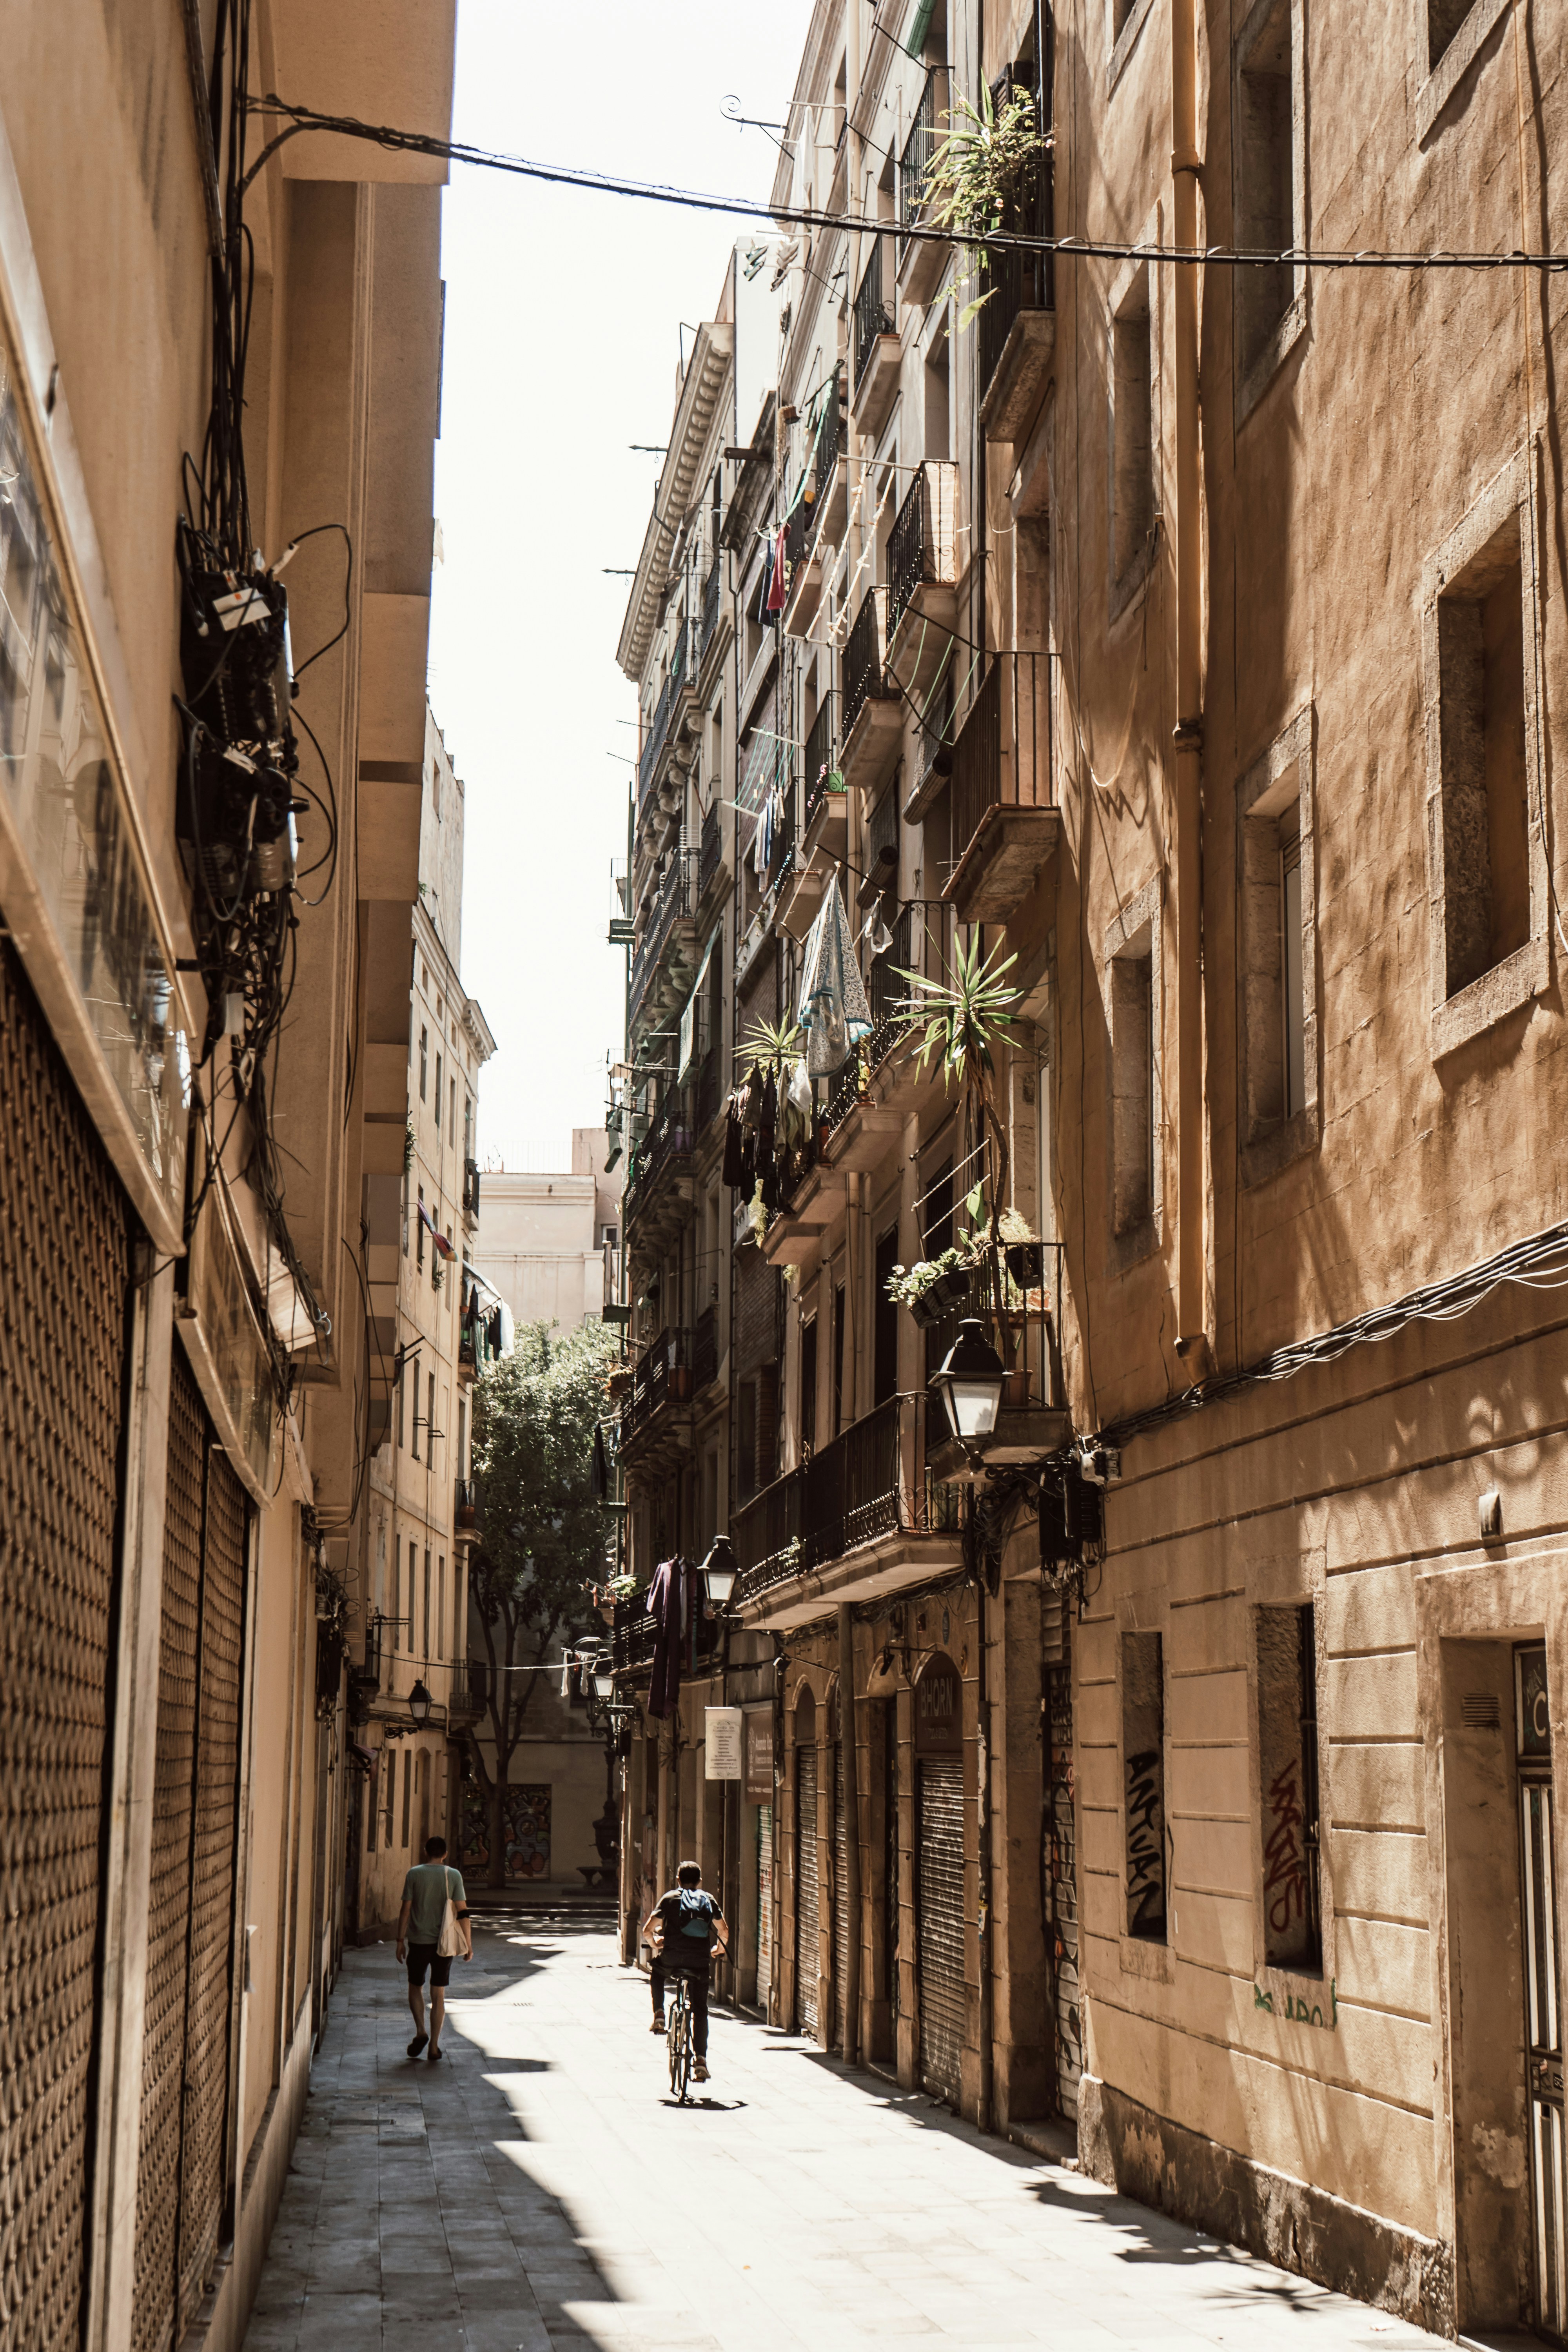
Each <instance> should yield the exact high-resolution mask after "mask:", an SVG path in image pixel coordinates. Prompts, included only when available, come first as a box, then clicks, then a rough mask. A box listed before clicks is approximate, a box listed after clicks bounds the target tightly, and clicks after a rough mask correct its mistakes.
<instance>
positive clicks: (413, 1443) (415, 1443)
mask: <svg viewBox="0 0 1568 2352" xmlns="http://www.w3.org/2000/svg"><path fill="white" fill-rule="evenodd" d="M420 1230H421V1232H423V1230H424V1228H423V1227H421V1228H420ZM422 1426H423V1424H422V1423H421V1421H420V1418H419V1374H418V1371H417V1370H416V1371H415V1374H414V1433H413V1436H412V1438H411V1440H410V1442H409V1447H408V1450H409V1452H410V1453H411V1454H413V1456H414V1459H415V1460H416V1462H417V1461H418V1459H419V1432H420V1429H421V1427H422Z"/></svg>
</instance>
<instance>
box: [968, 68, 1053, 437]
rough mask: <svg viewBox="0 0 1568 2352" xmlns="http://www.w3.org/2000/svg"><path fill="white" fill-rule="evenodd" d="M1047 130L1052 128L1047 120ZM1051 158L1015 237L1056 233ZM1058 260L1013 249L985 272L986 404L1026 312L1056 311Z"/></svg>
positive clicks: (1008, 222) (1034, 184)
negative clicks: (1011, 337) (1009, 342)
mask: <svg viewBox="0 0 1568 2352" xmlns="http://www.w3.org/2000/svg"><path fill="white" fill-rule="evenodd" d="M1050 77H1051V63H1050V49H1049V43H1048V39H1047V57H1046V74H1045V88H1046V89H1047V92H1048V91H1049V89H1050V87H1051V80H1050ZM1041 128H1042V130H1046V131H1048V130H1049V128H1050V124H1049V122H1048V121H1043V120H1042V123H1041ZM1054 216H1055V215H1054V207H1053V190H1052V184H1051V158H1050V156H1049V155H1048V154H1045V155H1040V156H1038V157H1037V159H1036V162H1035V166H1034V170H1033V172H1032V173H1031V174H1030V178H1029V183H1028V184H1027V185H1026V187H1025V188H1024V189H1023V190H1022V191H1021V192H1020V194H1018V195H1017V196H1016V197H1015V198H1014V200H1013V202H1012V204H1010V205H1008V207H1007V210H1006V214H1005V217H1004V219H1003V222H1002V227H1003V229H1004V230H1005V232H1006V233H1007V234H1008V235H1009V236H1041V237H1048V236H1053V235H1054V234H1055V231H1054V229H1053V227H1052V221H1053V219H1054ZM1054 259H1055V257H1054V256H1053V255H1051V254H1049V253H1020V252H1017V251H1016V250H1009V251H1007V252H1004V253H994V254H993V255H992V257H991V258H990V261H989V262H988V264H987V266H986V268H984V270H983V271H982V273H981V288H982V290H983V291H984V292H985V293H986V295H987V299H986V300H985V303H984V308H983V309H982V310H981V312H980V317H979V321H978V324H979V329H980V350H979V368H980V396H981V398H982V399H983V400H984V397H985V394H986V393H987V391H988V390H989V389H990V384H991V379H992V377H993V376H994V374H995V373H996V368H997V363H998V362H999V361H1000V359H1001V357H1002V353H1003V352H1004V350H1005V347H1006V342H1007V338H1008V336H1009V335H1010V334H1011V333H1012V331H1013V327H1014V323H1015V321H1016V320H1017V318H1018V316H1019V313H1020V312H1021V311H1024V310H1055V308H1056V276H1055V270H1054V267H1053V264H1054Z"/></svg>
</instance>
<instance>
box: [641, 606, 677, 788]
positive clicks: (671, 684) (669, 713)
mask: <svg viewBox="0 0 1568 2352" xmlns="http://www.w3.org/2000/svg"><path fill="white" fill-rule="evenodd" d="M685 668H686V630H685V628H684V627H682V628H681V630H680V631H679V635H677V637H676V640H675V650H674V653H673V654H672V655H671V656H670V663H669V668H668V671H667V672H666V674H665V680H664V684H663V686H662V687H661V688H659V695H658V701H657V702H656V703H655V705H654V711H653V717H652V719H650V720H649V721H648V730H647V737H646V739H645V740H644V743H643V748H642V751H641V754H640V756H639V757H638V760H637V822H638V824H641V822H642V819H643V814H644V812H645V810H646V809H647V806H648V804H649V803H650V802H651V801H652V799H653V793H654V784H655V781H656V778H657V776H658V763H659V760H660V758H661V756H662V754H663V751H664V747H665V744H666V743H667V742H668V739H669V722H670V719H671V718H672V717H673V716H674V712H675V705H676V700H677V698H678V697H679V693H680V682H681V678H682V677H683V675H684V673H685Z"/></svg>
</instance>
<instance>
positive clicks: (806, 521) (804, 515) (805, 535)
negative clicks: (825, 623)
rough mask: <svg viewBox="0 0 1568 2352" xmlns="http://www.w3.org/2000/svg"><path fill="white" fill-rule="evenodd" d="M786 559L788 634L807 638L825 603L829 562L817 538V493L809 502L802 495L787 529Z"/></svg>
mask: <svg viewBox="0 0 1568 2352" xmlns="http://www.w3.org/2000/svg"><path fill="white" fill-rule="evenodd" d="M784 560H785V562H787V563H788V565H789V585H788V588H787V590H786V592H785V595H784V612H783V614H782V615H781V617H782V619H783V621H784V635H785V636H788V637H804V636H807V635H810V632H811V625H812V623H813V622H814V621H815V620H816V613H817V607H818V605H819V604H821V602H822V577H823V565H824V562H825V560H826V559H825V556H824V552H823V549H822V547H821V545H820V543H819V541H818V535H817V525H816V497H815V493H814V494H813V497H812V499H810V500H809V501H808V500H807V499H805V496H804V495H803V496H802V498H801V500H800V503H799V504H798V505H797V506H796V508H795V511H794V513H793V514H792V515H791V516H790V519H789V521H788V523H787V525H786V526H785V530H784Z"/></svg>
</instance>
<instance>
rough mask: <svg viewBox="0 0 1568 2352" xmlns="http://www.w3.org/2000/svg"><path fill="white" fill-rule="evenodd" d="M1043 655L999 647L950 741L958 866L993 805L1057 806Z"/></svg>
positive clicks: (954, 852) (955, 861)
mask: <svg viewBox="0 0 1568 2352" xmlns="http://www.w3.org/2000/svg"><path fill="white" fill-rule="evenodd" d="M1048 659H1049V656H1047V655H1045V654H998V655H997V656H995V658H994V660H993V662H992V664H991V667H990V668H989V669H988V670H987V672H986V674H985V680H984V685H983V686H982V687H981V689H980V691H979V693H978V694H977V695H976V696H975V698H974V702H973V708H972V709H971V710H970V713H969V716H968V717H967V719H965V720H964V722H963V726H962V727H961V728H960V729H959V730H958V735H957V739H956V740H955V741H954V743H953V747H952V783H951V785H950V786H949V806H950V808H951V810H952V863H953V865H954V866H957V864H958V862H959V860H960V859H961V858H962V857H963V853H964V851H965V850H966V849H967V848H968V846H969V845H970V843H971V842H972V841H973V838H974V835H975V834H976V833H977V832H978V830H979V827H980V823H981V820H982V818H983V817H984V815H985V813H986V811H987V810H988V809H992V808H995V807H997V806H1006V807H1017V808H1047V807H1049V806H1050V805H1051V792H1052V785H1051V772H1050V758H1049V751H1048V727H1049V709H1048V703H1047V697H1048V694H1049V677H1048V672H1047V663H1048Z"/></svg>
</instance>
